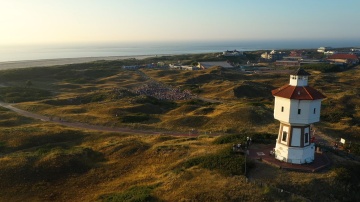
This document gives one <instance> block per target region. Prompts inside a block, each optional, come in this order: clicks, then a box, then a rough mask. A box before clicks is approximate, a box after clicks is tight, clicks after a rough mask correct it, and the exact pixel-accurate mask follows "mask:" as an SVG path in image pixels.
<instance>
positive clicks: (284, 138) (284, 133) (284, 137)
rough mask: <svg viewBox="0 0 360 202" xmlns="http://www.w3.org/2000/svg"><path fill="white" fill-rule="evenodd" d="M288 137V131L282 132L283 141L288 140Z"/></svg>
mask: <svg viewBox="0 0 360 202" xmlns="http://www.w3.org/2000/svg"><path fill="white" fill-rule="evenodd" d="M286 138H287V132H286V131H283V134H282V139H281V141H284V142H286Z"/></svg>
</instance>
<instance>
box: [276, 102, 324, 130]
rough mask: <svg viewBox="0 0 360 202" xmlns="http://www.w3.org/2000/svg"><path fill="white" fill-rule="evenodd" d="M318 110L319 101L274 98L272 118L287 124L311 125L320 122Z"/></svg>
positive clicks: (319, 107)
mask: <svg viewBox="0 0 360 202" xmlns="http://www.w3.org/2000/svg"><path fill="white" fill-rule="evenodd" d="M320 109H321V100H292V99H286V98H282V97H275V108H274V118H275V119H277V120H279V121H282V122H287V123H298V124H311V123H315V122H318V121H320ZM299 110H300V111H299Z"/></svg>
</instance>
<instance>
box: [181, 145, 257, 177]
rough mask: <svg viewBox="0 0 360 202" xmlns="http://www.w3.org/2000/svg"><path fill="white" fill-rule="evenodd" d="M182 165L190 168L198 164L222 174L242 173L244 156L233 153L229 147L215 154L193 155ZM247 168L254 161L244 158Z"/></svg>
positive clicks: (249, 167) (250, 166)
mask: <svg viewBox="0 0 360 202" xmlns="http://www.w3.org/2000/svg"><path fill="white" fill-rule="evenodd" d="M183 166H184V167H185V168H190V167H193V166H200V167H203V168H206V169H209V170H218V171H219V172H220V173H222V174H223V175H227V176H231V175H243V174H244V173H245V157H244V156H243V155H238V154H235V153H233V151H232V149H231V148H230V147H227V148H226V149H224V150H221V151H219V152H218V153H215V154H209V155H206V156H200V157H195V158H192V159H189V160H188V161H186V162H185V163H184V164H183ZM246 167H247V170H250V169H251V168H253V167H254V163H253V162H252V161H251V160H249V159H247V160H246Z"/></svg>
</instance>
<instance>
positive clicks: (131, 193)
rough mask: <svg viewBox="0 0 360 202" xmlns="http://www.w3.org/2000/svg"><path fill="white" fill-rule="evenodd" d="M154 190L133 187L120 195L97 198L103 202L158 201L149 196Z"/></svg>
mask: <svg viewBox="0 0 360 202" xmlns="http://www.w3.org/2000/svg"><path fill="white" fill-rule="evenodd" d="M153 189H154V188H153V187H151V186H135V187H132V188H130V189H128V190H126V191H124V192H122V193H112V194H106V195H102V196H100V197H99V199H100V200H101V201H104V202H113V201H114V202H115V201H121V202H152V201H158V200H157V199H156V198H155V197H153V196H151V192H152V190H153Z"/></svg>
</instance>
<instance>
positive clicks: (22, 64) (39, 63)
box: [0, 55, 160, 70]
mask: <svg viewBox="0 0 360 202" xmlns="http://www.w3.org/2000/svg"><path fill="white" fill-rule="evenodd" d="M157 56H160V55H157ZM148 57H155V55H137V56H108V57H81V58H58V59H43V60H22V61H10V62H0V70H4V69H14V68H26V67H46V66H54V65H66V64H77V63H85V62H93V61H97V60H123V59H128V58H135V59H138V60H141V59H144V58H148Z"/></svg>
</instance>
